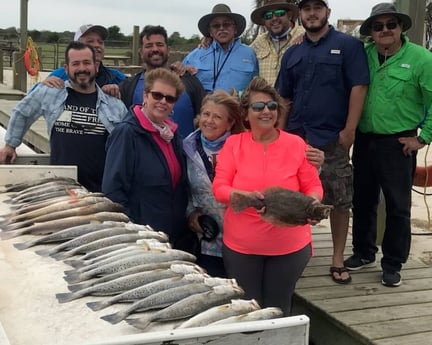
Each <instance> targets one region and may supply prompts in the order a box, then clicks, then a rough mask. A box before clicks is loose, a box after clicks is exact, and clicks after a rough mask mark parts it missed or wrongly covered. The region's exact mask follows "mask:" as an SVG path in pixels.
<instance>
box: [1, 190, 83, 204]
mask: <svg viewBox="0 0 432 345" xmlns="http://www.w3.org/2000/svg"><path fill="white" fill-rule="evenodd" d="M86 193H88V190H87V189H85V188H84V187H76V188H64V189H62V190H56V191H52V192H47V193H42V194H40V195H36V196H34V197H33V198H31V199H29V200H22V201H20V202H14V201H13V200H4V201H3V202H4V203H5V204H11V205H13V206H12V208H13V207H23V206H28V205H33V204H36V203H38V202H41V201H46V200H50V199H53V198H57V197H62V196H76V195H80V194H86Z"/></svg>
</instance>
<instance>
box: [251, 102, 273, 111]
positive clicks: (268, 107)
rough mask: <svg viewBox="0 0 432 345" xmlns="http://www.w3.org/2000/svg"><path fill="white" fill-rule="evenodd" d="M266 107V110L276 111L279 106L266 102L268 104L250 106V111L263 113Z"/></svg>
mask: <svg viewBox="0 0 432 345" xmlns="http://www.w3.org/2000/svg"><path fill="white" fill-rule="evenodd" d="M266 106H267V109H268V110H276V109H277V108H278V106H279V104H278V102H276V101H268V102H255V103H252V104H251V105H250V107H251V108H252V110H253V111H255V112H259V111H263V110H264V108H265V107H266Z"/></svg>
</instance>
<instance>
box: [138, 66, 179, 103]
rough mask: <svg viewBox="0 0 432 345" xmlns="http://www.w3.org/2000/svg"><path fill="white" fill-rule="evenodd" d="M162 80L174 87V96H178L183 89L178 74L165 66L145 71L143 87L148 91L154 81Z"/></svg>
mask: <svg viewBox="0 0 432 345" xmlns="http://www.w3.org/2000/svg"><path fill="white" fill-rule="evenodd" d="M158 80H160V81H162V82H164V83H165V84H168V85H171V86H172V87H174V88H175V89H176V98H179V97H180V95H181V94H182V93H183V91H184V85H183V82H182V81H181V79H180V78H179V76H178V75H177V74H175V73H172V72H171V71H169V70H167V69H166V68H155V69H153V70H151V71H149V72H146V73H145V89H144V91H145V92H146V93H149V92H150V91H151V90H152V88H153V85H154V84H155V82H156V81H158Z"/></svg>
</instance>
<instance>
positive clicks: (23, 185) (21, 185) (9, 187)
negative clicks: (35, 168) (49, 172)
mask: <svg viewBox="0 0 432 345" xmlns="http://www.w3.org/2000/svg"><path fill="white" fill-rule="evenodd" d="M49 182H57V183H62V182H63V183H73V182H75V180H74V179H73V178H70V177H62V176H52V177H42V178H37V179H31V180H28V181H23V182H18V183H8V184H6V185H4V186H3V190H2V191H1V192H3V193H10V192H20V191H22V190H25V189H27V188H30V187H34V186H38V185H42V184H45V183H49Z"/></svg>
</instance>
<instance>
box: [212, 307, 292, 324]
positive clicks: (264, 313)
mask: <svg viewBox="0 0 432 345" xmlns="http://www.w3.org/2000/svg"><path fill="white" fill-rule="evenodd" d="M283 316H284V315H283V311H282V310H281V309H280V308H278V307H267V308H263V309H258V310H254V311H251V312H249V313H246V314H242V315H237V316H231V317H228V318H226V319H222V320H219V321H216V322H212V323H210V324H208V326H214V325H226V324H228V323H236V322H246V321H259V320H270V319H277V318H279V317H283Z"/></svg>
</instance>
